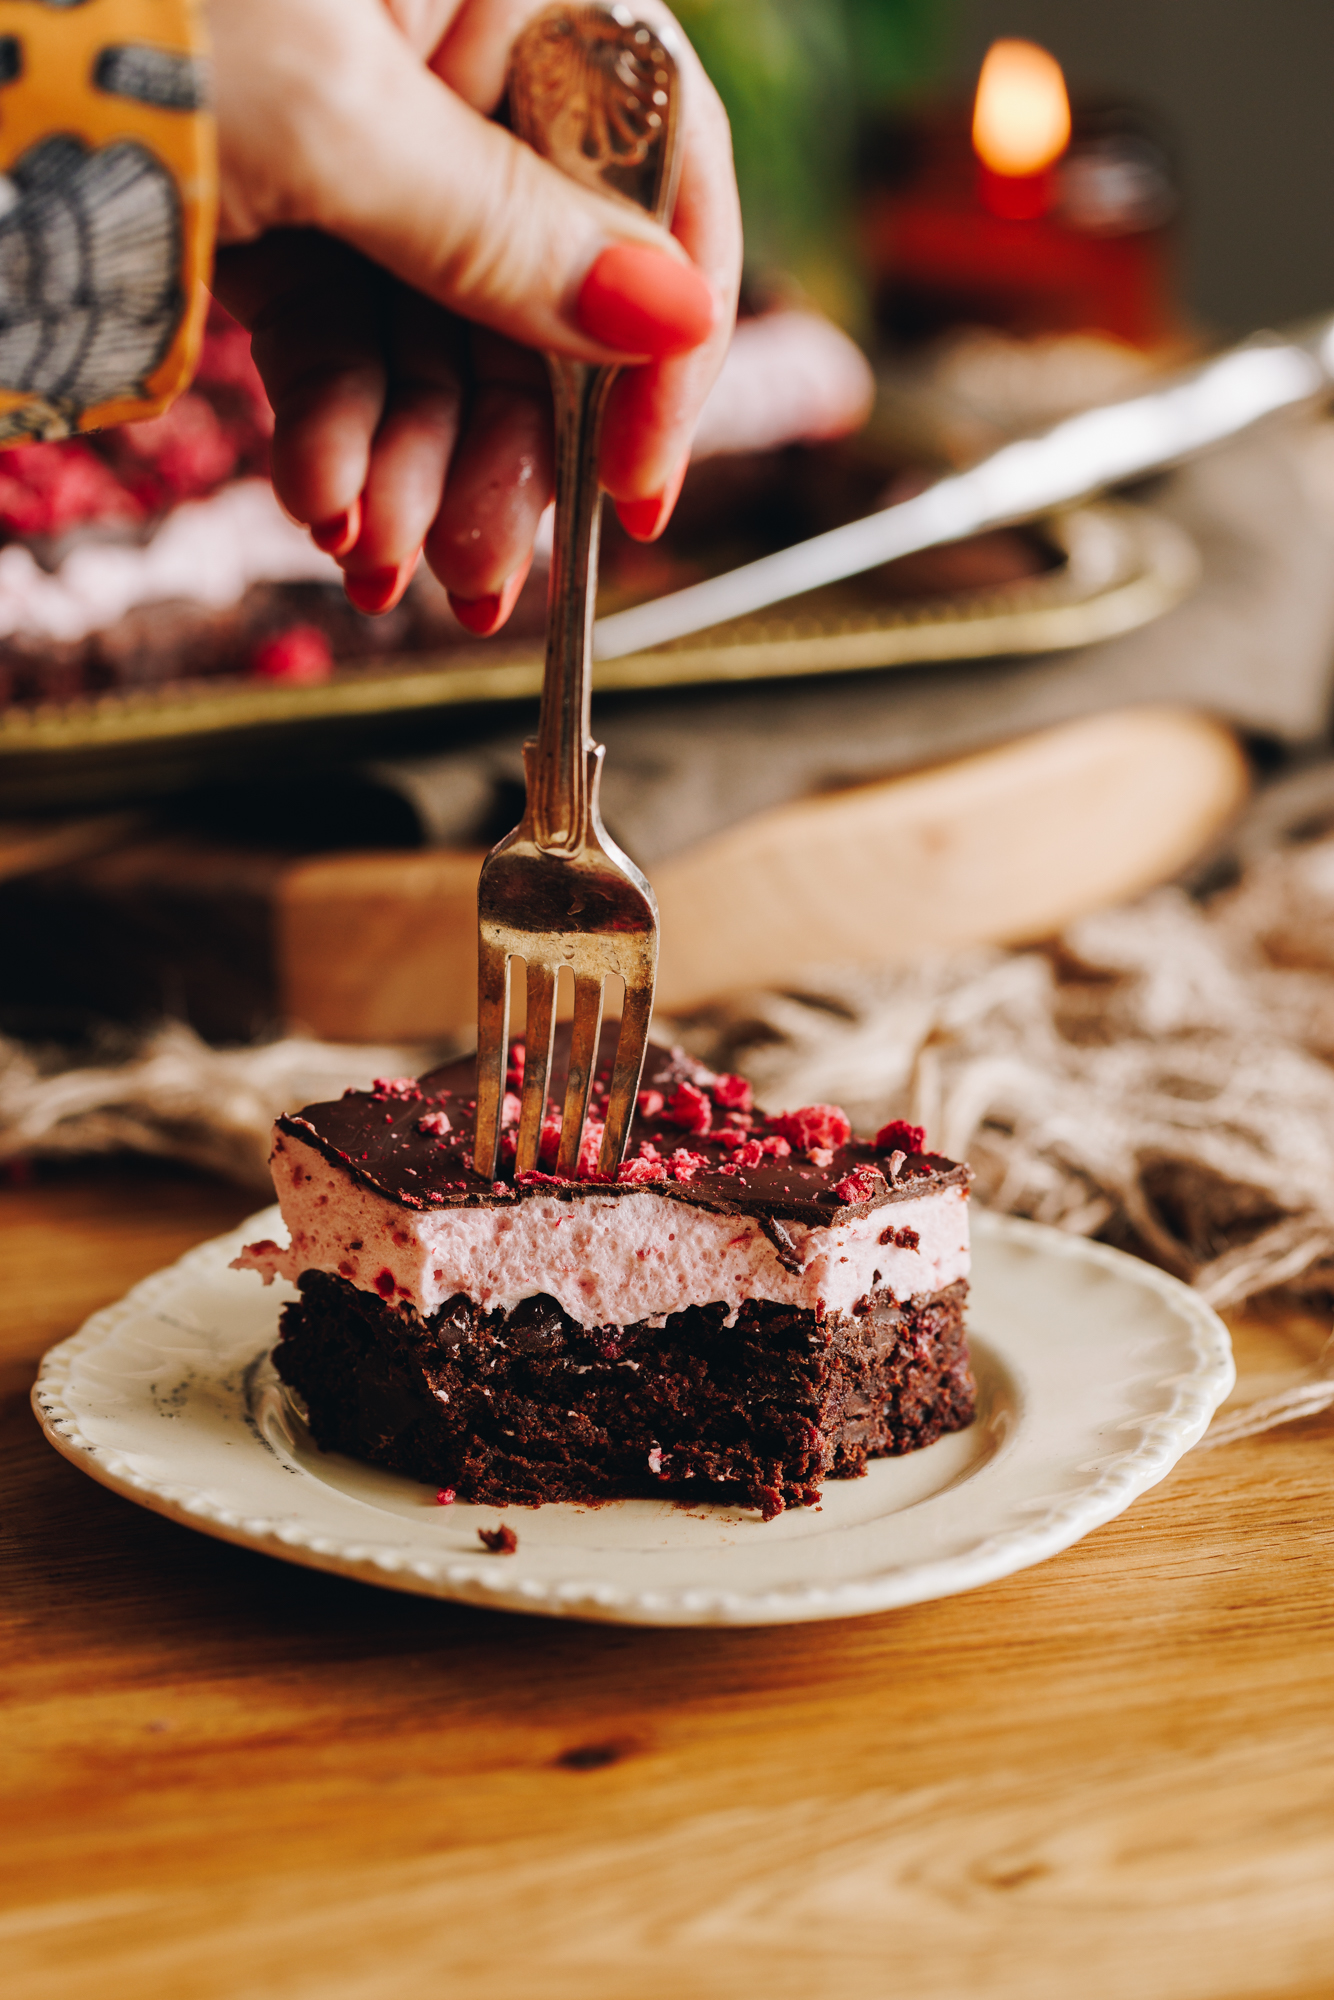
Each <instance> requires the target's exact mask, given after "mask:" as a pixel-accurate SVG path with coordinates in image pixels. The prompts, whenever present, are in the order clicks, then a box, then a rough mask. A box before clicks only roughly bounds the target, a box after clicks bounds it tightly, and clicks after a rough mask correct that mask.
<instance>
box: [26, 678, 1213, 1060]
mask: <svg viewBox="0 0 1334 2000" xmlns="http://www.w3.org/2000/svg"><path fill="white" fill-rule="evenodd" d="M1246 787H1247V771H1246V764H1245V760H1244V758H1243V756H1242V754H1241V752H1240V750H1239V748H1238V746H1237V744H1236V741H1235V739H1234V738H1233V736H1232V735H1231V733H1230V732H1229V731H1228V730H1226V729H1225V728H1223V727H1222V726H1221V725H1219V724H1218V723H1216V722H1213V721H1210V720H1208V719H1207V718H1205V717H1202V716H1199V715H1194V714H1189V713H1183V712H1182V711H1180V710H1177V709H1167V708H1163V709H1135V710H1128V711H1124V712H1121V713H1118V714H1113V715H1104V716H1098V717H1095V718H1091V719H1088V720H1084V721H1081V722H1075V723H1068V724H1066V725H1064V726H1063V727H1061V728H1057V729H1049V730H1046V731H1044V732H1043V733H1042V734H1040V735H1036V736H1030V737H1027V738H1024V739H1022V740H1021V741H1018V742H1014V743H1009V744H1006V745H1005V746H1004V747H1002V748H1000V749H995V750H989V751H986V752H984V753H982V754H980V755H977V756H973V757H967V758H963V759H960V760H958V761H956V762H954V763H951V764H943V765H939V766H936V767H934V768H932V769H930V770H922V771H917V772H914V773H911V774H910V775H908V776H902V775H900V776H897V777H894V778H887V779H885V780H884V781H883V782H881V783H878V784H862V785H857V786H855V787H851V788H849V789H846V790H842V791H837V792H831V793H827V794H825V795H823V796H820V797H816V798H806V799H798V800H794V801H792V802H790V803H788V804H786V805H784V806H781V807H779V808H777V809H775V810H773V811H770V812H765V813H761V814H758V815H756V816H755V817H754V818H751V819H748V820H744V821H742V822H741V823H740V824H738V825H736V826H732V827H729V828H728V829H727V830H726V831H725V832H723V833H720V834H718V835H716V836H715V837H714V838H712V839H710V840H708V841H705V842H704V843H702V844H701V845H700V846H697V847H694V848H691V849H688V850H686V851H684V852H682V853H680V854H677V855H673V856H671V857H670V858H669V859H668V860H666V861H663V862H661V863H660V864H659V865H658V866H657V867H656V868H655V869H654V871H653V873H654V886H655V888H656V890H657V892H658V900H659V904H660V907H661V911H662V965H661V976H660V981H659V996H658V997H659V1005H660V1007H661V1008H662V1009H663V1010H664V1011H665V1012H669V1013H681V1012H684V1011H686V1010H688V1009H690V1008H692V1007H695V1006H697V1005H699V1004H701V1003H702V1002H704V1001H707V1000H709V999H710V998H712V997H713V996H715V995H717V994H720V993H725V992H728V991H730V990H735V989H736V988H738V987H743V986H748V985H754V984H778V985H782V984H784V983H785V982H791V981H793V980H796V979H798V978H800V976H801V973H802V971H803V968H805V967H808V966H811V965H825V966H828V965H876V964H904V963H907V962H910V961H911V960H913V959H915V958H919V957H921V956H923V955H924V954H927V953H932V952H937V951H948V950H953V949H956V948H960V947H965V946H968V945H973V944H978V943H984V942H996V943H1010V942H1017V941H1022V940H1025V939H1028V938H1035V937H1041V936H1044V935H1047V934H1050V933H1051V932H1053V931H1055V930H1057V929H1059V928H1060V926H1061V925H1062V924H1065V923H1067V922H1068V921H1069V920H1070V919H1071V918H1073V917H1077V916H1079V915H1080V914H1081V913H1082V912H1083V911H1086V910H1090V909H1094V908H1097V907H1099V906H1100V905H1105V904H1109V903H1115V902H1118V901H1121V900H1122V899H1124V898H1126V897H1128V896H1134V895H1136V894H1138V893H1139V892H1140V891H1142V890H1144V889H1146V888H1148V887H1150V886H1151V885H1152V884H1154V883H1156V882H1161V881H1164V880H1166V879H1168V878H1169V877H1170V876H1172V875H1173V874H1175V873H1176V871H1177V870H1179V869H1180V868H1181V867H1182V866H1184V865H1185V864H1186V863H1187V862H1189V861H1190V860H1191V859H1192V857H1193V856H1195V855H1197V854H1198V853H1199V852H1200V850H1201V849H1202V848H1203V847H1204V846H1205V845H1206V844H1207V843H1208V842H1209V841H1210V840H1211V839H1212V838H1213V837H1214V836H1215V835H1216V834H1217V832H1218V831H1219V829H1220V827H1222V826H1223V825H1224V824H1225V823H1226V821H1227V820H1228V818H1229V817H1230V815H1231V814H1233V813H1234V812H1235V811H1236V809H1237V807H1238V806H1239V805H1240V803H1241V801H1242V799H1243V798H1244V796H1245V793H1246ZM62 840H63V843H64V844H63V845H62ZM94 850H97V851H94ZM6 852H7V853H8V858H9V863H10V866H9V871H8V879H2V878H3V870H0V937H3V938H4V940H5V947H6V948H5V950H4V951H3V952H0V1006H3V1008H4V1010H5V1015H6V1019H11V1018H15V1017H16V1018H17V1020H18V1022H19V1024H20V1031H21V1032H24V1033H27V1032H33V1033H37V1034H43V1033H47V1032H50V1030H51V1024H52V1021H53V1019H54V1017H55V1015H56V1014H66V1013H68V1012H69V1011H70V1010H74V1011H75V1012H79V1011H80V1010H82V1011H83V1012H86V1013H88V1014H91V1015H93V1016H95V1017H98V1018H109V1019H113V1020H130V1021H144V1020H153V1019H155V1018H159V1017H161V1016H162V1015H170V1016H174V1017H176V1018H180V1019H185V1020H188V1021H190V1022H192V1023H193V1024H194V1025H195V1026H196V1027H197V1028H198V1029H199V1030H200V1032H201V1033H202V1034H203V1035H205V1036H206V1037H207V1038H209V1039H211V1040H215V1041H223V1042H226V1041H244V1040H249V1039H252V1038H254V1037H256V1036H263V1035H269V1034H272V1033H274V1032H276V1031H278V1030H280V1029H281V1028H283V1027H284V1026H299V1027H304V1028H306V1029H308V1030H311V1031H313V1032H314V1033H316V1034H319V1035H322V1036H324V1037H325V1038H326V1039H329V1040H334V1041H351V1042H358V1041H367V1042H370V1041H373V1042H386V1041H402V1042H433V1041H437V1040H439V1039H441V1038H443V1037H450V1036H466V1035H467V1033H468V1032H469V1030H470V1028H471V1024H472V1021H473V1018H474V1007H475V985H476V959H475V927H476V901H475V899H476V886H477V872H478V869H479V867H480V865H481V859H482V857H481V854H480V853H479V852H472V851H469V852H457V851H451V850H442V849H425V850H423V849H412V850H399V851H395V850H379V851H376V852H373V853H339V854H323V855H314V856H302V855H300V854H292V853H289V852H280V851H273V850H269V851H259V850H256V849H255V848H254V847H250V846H243V845H241V844H239V843H237V844H228V843H227V842H225V841H218V840H211V839H210V840H206V839H202V838H199V837H198V836H193V835H192V836H186V835H184V834H181V833H179V832H172V831H169V830H164V829H162V828H161V827H159V828H157V829H156V830H154V829H152V828H142V827H137V826H136V825H135V824H134V823H133V822H132V821H129V820H126V821H125V822H124V823H123V824H121V823H118V822H116V821H114V820H112V819H110V818H108V819H107V820H105V821H101V822H89V821H83V822H80V823H78V824H77V825H74V826H71V827H69V828H66V829H64V830H63V832H62V829H60V828H47V829H45V830H44V831H43V832H42V833H41V835H40V837H37V836H35V835H34V833H33V831H32V830H31V829H23V830H21V833H16V835H15V838H14V840H12V841H11V842H10V843H9V845H8V848H7V850H6V848H5V845H4V842H3V829H0V855H3V854H4V853H6ZM520 984H522V982H520ZM614 1004H615V1002H614V998H613V1000H612V1005H613V1008H614ZM519 1025H520V1021H519V1020H518V1019H516V1021H515V1027H516V1029H517V1027H518V1026H519Z"/></svg>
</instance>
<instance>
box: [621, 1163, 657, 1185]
mask: <svg viewBox="0 0 1334 2000" xmlns="http://www.w3.org/2000/svg"><path fill="white" fill-rule="evenodd" d="M616 1178H617V1180H619V1181H621V1182H623V1183H625V1182H628V1183H629V1184H630V1186H632V1187H639V1186H641V1185H642V1184H643V1183H644V1182H645V1181H665V1180H666V1178H667V1168H666V1165H665V1163H664V1162H663V1161H662V1160H657V1159H654V1160H643V1159H640V1160H626V1161H624V1162H623V1163H622V1166H621V1171H620V1173H619V1174H618V1175H617V1176H616Z"/></svg>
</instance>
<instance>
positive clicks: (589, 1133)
mask: <svg viewBox="0 0 1334 2000" xmlns="http://www.w3.org/2000/svg"><path fill="white" fill-rule="evenodd" d="M605 1130H606V1127H605V1126H604V1125H603V1124H602V1123H601V1121H600V1120H599V1119H597V1118H585V1120H584V1129H583V1133H582V1135H581V1137H580V1140H579V1165H578V1169H577V1172H578V1174H579V1178H580V1180H585V1181H591V1180H596V1179H597V1172H598V1154H599V1153H600V1152H601V1151H602V1134H603V1132H604V1131H605Z"/></svg>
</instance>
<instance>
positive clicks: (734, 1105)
mask: <svg viewBox="0 0 1334 2000" xmlns="http://www.w3.org/2000/svg"><path fill="white" fill-rule="evenodd" d="M709 1088H710V1090H711V1092H712V1094H713V1101H714V1103H715V1104H717V1105H720V1106H721V1107H722V1109H723V1110H724V1111H749V1110H751V1109H752V1107H753V1105H754V1103H755V1093H754V1092H753V1091H752V1089H751V1087H750V1083H749V1081H748V1080H747V1078H745V1077H744V1076H732V1075H730V1074H728V1073H724V1074H723V1075H722V1076H715V1078H714V1079H713V1082H712V1084H711V1085H710V1086H709Z"/></svg>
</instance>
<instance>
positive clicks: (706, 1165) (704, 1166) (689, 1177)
mask: <svg viewBox="0 0 1334 2000" xmlns="http://www.w3.org/2000/svg"><path fill="white" fill-rule="evenodd" d="M669 1164H670V1166H671V1170H672V1179H673V1180H675V1181H693V1180H694V1178H695V1175H696V1174H706V1173H708V1171H709V1169H710V1167H711V1166H712V1165H713V1162H712V1160H710V1159H708V1158H707V1157H706V1156H705V1154H703V1153H692V1152H691V1151H690V1150H689V1148H688V1147H686V1146H678V1147H677V1149H676V1151H675V1152H674V1153H673V1154H672V1157H671V1160H670V1162H669Z"/></svg>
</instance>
